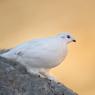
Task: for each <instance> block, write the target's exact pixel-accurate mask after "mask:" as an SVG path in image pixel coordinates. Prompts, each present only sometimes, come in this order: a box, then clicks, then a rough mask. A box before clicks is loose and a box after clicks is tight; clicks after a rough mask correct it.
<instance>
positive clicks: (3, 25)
mask: <svg viewBox="0 0 95 95" xmlns="http://www.w3.org/2000/svg"><path fill="white" fill-rule="evenodd" d="M62 31H69V32H71V33H72V34H73V35H74V36H75V38H76V40H77V43H76V44H75V43H72V44H70V45H69V53H68V56H67V58H66V60H65V61H64V64H62V65H60V66H58V67H57V68H54V70H53V71H52V74H53V75H54V76H56V78H57V79H59V81H61V82H63V83H64V84H66V85H67V86H68V87H70V88H72V89H73V90H74V91H76V92H78V93H79V95H95V0H0V48H11V47H15V46H16V45H18V44H20V43H22V42H24V41H27V40H30V39H33V38H38V37H39V38H40V37H47V36H51V35H55V34H57V33H60V32H62Z"/></svg>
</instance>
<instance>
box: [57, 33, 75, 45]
mask: <svg viewBox="0 0 95 95" xmlns="http://www.w3.org/2000/svg"><path fill="white" fill-rule="evenodd" d="M57 36H58V37H59V38H61V39H63V40H64V41H65V42H66V43H70V42H76V40H75V39H74V37H73V36H72V35H71V34H70V33H68V32H63V33H60V34H58V35H57Z"/></svg>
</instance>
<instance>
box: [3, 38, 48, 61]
mask: <svg viewBox="0 0 95 95" xmlns="http://www.w3.org/2000/svg"><path fill="white" fill-rule="evenodd" d="M47 41H48V39H35V40H31V41H28V42H25V43H23V44H21V45H18V46H17V47H15V48H13V49H11V50H10V51H9V52H7V53H4V54H2V56H3V57H6V58H14V59H15V58H17V57H18V56H26V57H27V56H30V54H31V53H32V54H34V53H36V52H39V51H40V49H43V48H44V46H45V45H46V43H47ZM42 47H43V48H42Z"/></svg>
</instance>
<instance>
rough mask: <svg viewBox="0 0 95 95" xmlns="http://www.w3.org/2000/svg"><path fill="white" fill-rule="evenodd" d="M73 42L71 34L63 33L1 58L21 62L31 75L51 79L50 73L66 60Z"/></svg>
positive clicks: (37, 40)
mask: <svg viewBox="0 0 95 95" xmlns="http://www.w3.org/2000/svg"><path fill="white" fill-rule="evenodd" d="M72 41H74V42H75V40H74V38H73V37H72V36H71V34H70V33H65V32H63V33H61V34H58V35H56V36H53V37H49V38H42V39H35V40H31V41H28V42H26V43H23V44H21V45H18V46H17V47H15V48H13V49H11V50H10V51H8V52H6V53H4V54H2V55H1V56H2V57H5V58H7V59H10V60H14V61H17V62H19V63H20V64H22V65H24V66H25V67H26V69H27V71H28V72H30V73H33V74H37V75H40V76H42V77H47V78H50V79H51V77H50V76H49V75H48V71H49V70H50V69H51V68H53V67H56V66H57V65H59V64H60V63H61V62H62V61H63V60H64V58H65V56H66V54H67V44H68V43H70V42H72Z"/></svg>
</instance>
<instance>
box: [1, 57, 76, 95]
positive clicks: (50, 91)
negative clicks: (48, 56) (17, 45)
mask: <svg viewBox="0 0 95 95" xmlns="http://www.w3.org/2000/svg"><path fill="white" fill-rule="evenodd" d="M0 95H77V94H76V93H75V92H73V91H72V90H71V89H69V88H67V87H66V86H65V85H63V84H57V83H56V82H54V81H50V80H48V79H44V78H40V77H39V76H36V75H31V74H29V73H28V72H27V71H26V69H25V68H24V67H23V66H22V65H21V64H19V63H18V62H13V61H10V60H7V59H5V58H2V57H0Z"/></svg>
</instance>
